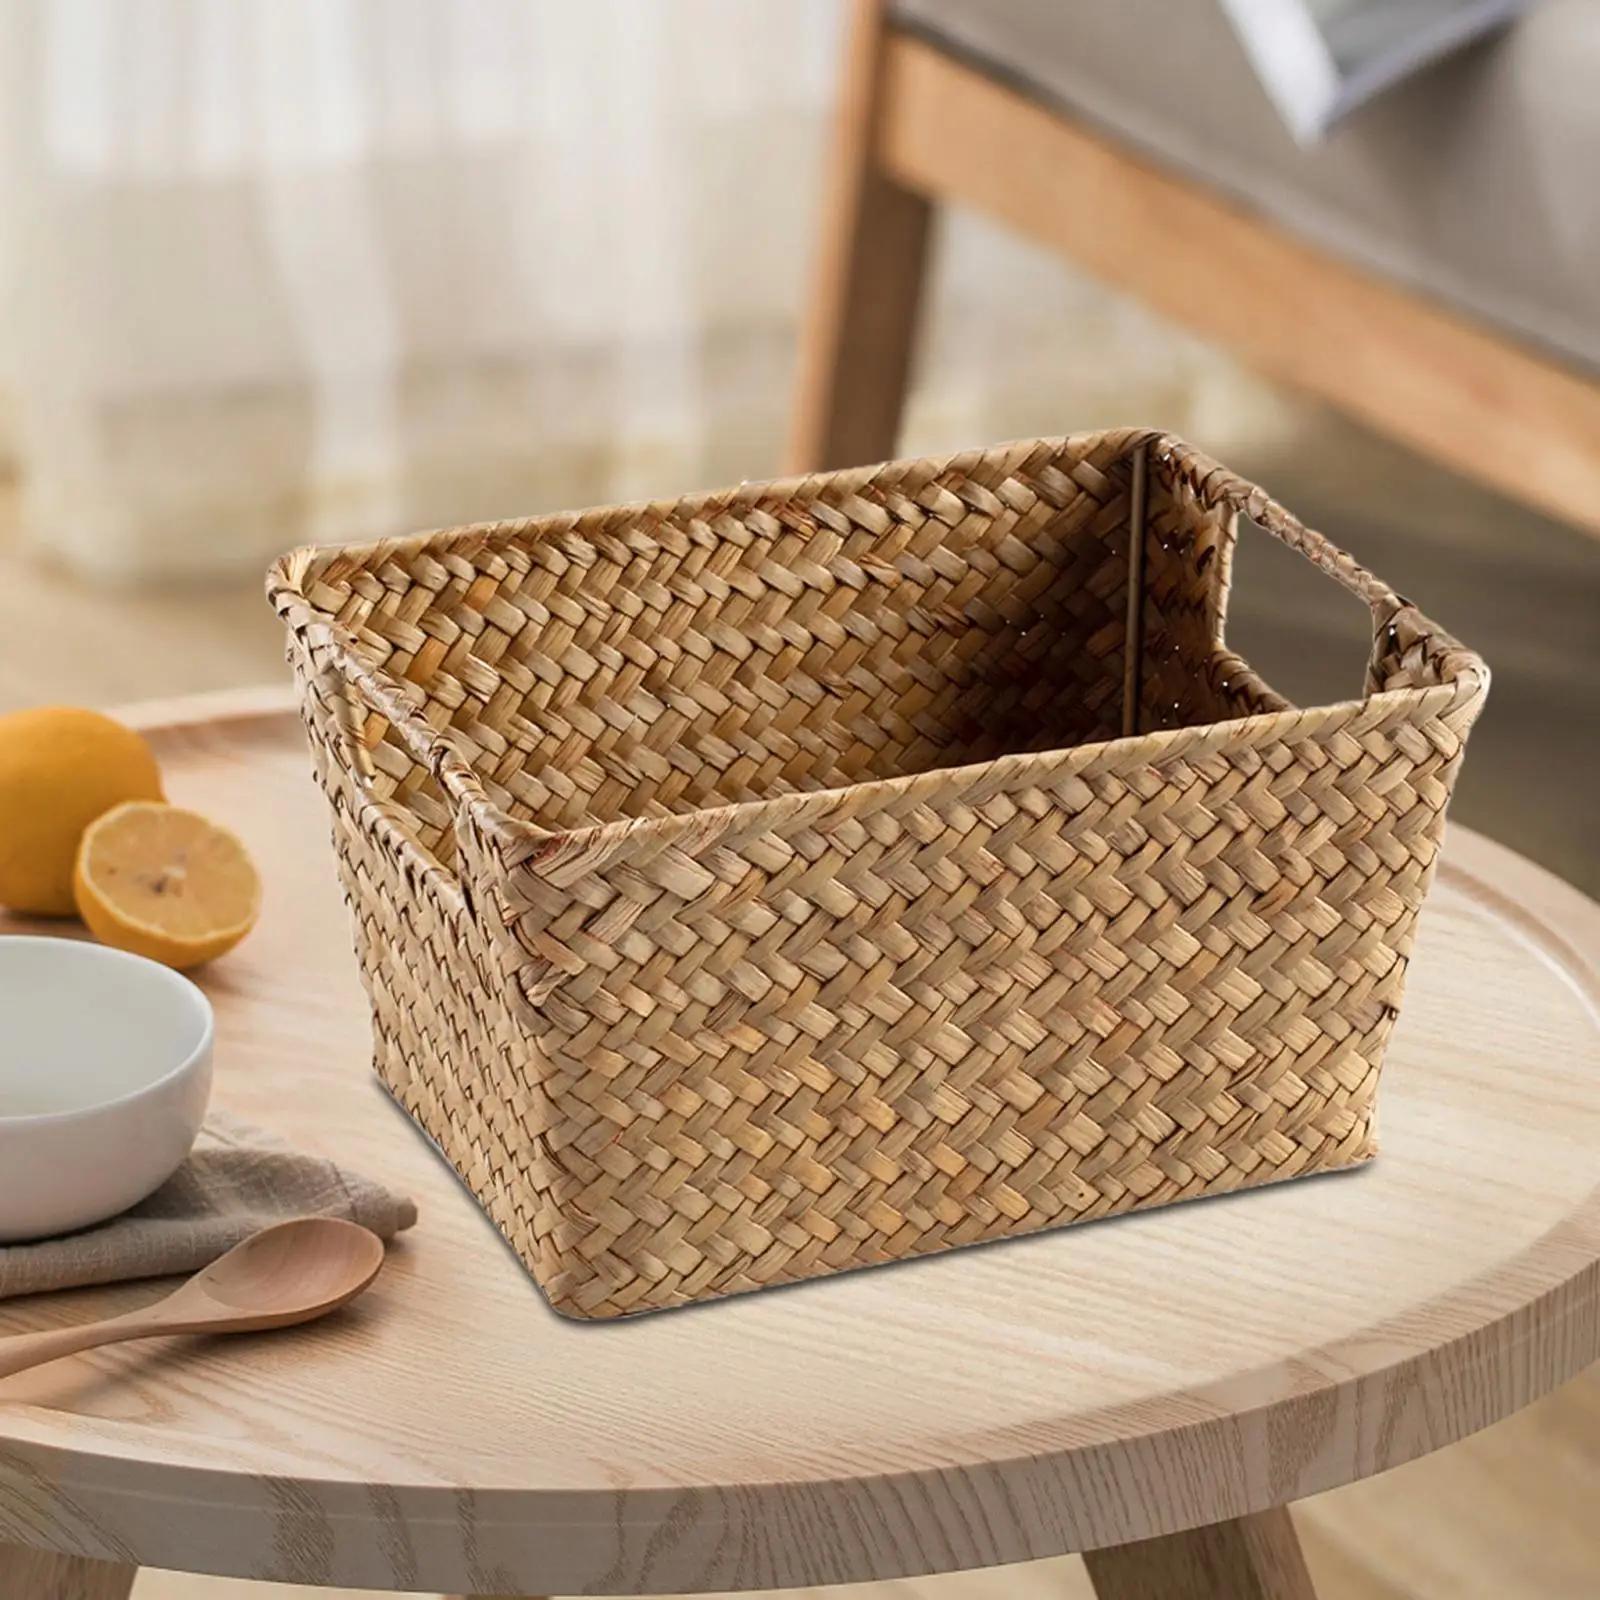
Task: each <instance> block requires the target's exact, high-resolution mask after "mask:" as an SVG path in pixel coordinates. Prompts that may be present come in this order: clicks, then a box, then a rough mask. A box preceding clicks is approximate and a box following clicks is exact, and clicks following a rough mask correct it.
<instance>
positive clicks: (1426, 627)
mask: <svg viewBox="0 0 1600 1600" xmlns="http://www.w3.org/2000/svg"><path fill="white" fill-rule="evenodd" d="M1107 443H1109V444H1112V445H1113V446H1119V447H1121V450H1122V452H1123V453H1124V454H1126V453H1128V452H1131V451H1132V450H1134V449H1136V448H1141V447H1142V448H1146V449H1149V450H1153V451H1154V452H1155V455H1156V457H1157V459H1158V460H1159V461H1161V462H1162V463H1163V464H1165V465H1171V466H1172V467H1173V470H1174V471H1175V472H1176V473H1177V475H1179V476H1180V477H1181V478H1182V479H1183V480H1184V481H1185V482H1186V483H1187V484H1188V485H1189V486H1190V487H1191V488H1192V489H1193V490H1194V491H1195V493H1196V494H1197V496H1198V497H1199V498H1200V499H1201V501H1202V502H1203V503H1207V504H1209V505H1211V506H1216V505H1225V506H1227V507H1229V508H1230V509H1232V510H1234V511H1237V512H1239V513H1242V514H1244V515H1247V516H1249V517H1251V518H1252V519H1253V520H1254V521H1256V522H1257V523H1259V524H1261V525H1262V526H1263V527H1264V528H1266V529H1267V531H1269V532H1271V533H1273V534H1275V535H1276V536H1277V537H1278V538H1279V539H1281V540H1283V541H1284V542H1286V543H1289V544H1291V545H1292V546H1293V547H1294V548H1296V549H1297V551H1298V552H1299V553H1300V554H1302V555H1304V556H1306V558H1307V559H1309V560H1311V561H1312V562H1313V564H1315V565H1317V566H1319V567H1321V568H1322V569H1323V570H1324V571H1325V572H1327V573H1328V574H1329V575H1330V576H1333V577H1335V578H1336V579H1337V580H1338V581H1339V582H1341V583H1342V584H1344V586H1345V587H1347V588H1350V589H1352V590H1353V591H1354V592H1355V593H1357V594H1358V595H1359V596H1360V597H1361V598H1363V599H1365V600H1366V601H1367V603H1368V606H1369V608H1370V609H1371V611H1372V614H1373V618H1374V623H1375V626H1377V625H1379V624H1382V625H1386V626H1388V627H1390V628H1393V627H1394V626H1395V625H1396V621H1397V619H1398V618H1400V616H1401V614H1402V613H1405V614H1407V615H1408V617H1409V619H1410V622H1411V626H1412V627H1413V628H1414V630H1415V631H1416V633H1417V634H1418V636H1419V637H1424V638H1431V639H1433V640H1436V641H1437V642H1438V644H1439V647H1440V650H1441V653H1442V655H1443V658H1444V660H1445V662H1446V664H1447V670H1446V671H1445V672H1444V673H1443V674H1442V680H1441V681H1440V682H1439V683H1437V684H1433V685H1426V686H1424V685H1410V686H1404V687H1401V688H1395V689H1384V690H1377V691H1374V692H1371V693H1368V694H1367V695H1365V696H1363V697H1361V698H1355V697H1351V698H1346V699H1342V700H1337V701H1334V702H1331V703H1329V704H1325V705H1316V706H1286V707H1284V708H1282V709H1279V710H1274V711H1267V712H1259V713H1256V714H1254V715H1251V716H1246V717H1238V718H1233V719H1229V720H1226V721H1219V722H1209V723H1199V724H1194V725H1191V726H1188V727H1181V728H1162V729H1156V730H1153V731H1151V732H1147V733H1132V734H1122V735H1118V736H1116V737H1113V738H1109V739H1101V740H1096V741H1093V742H1090V743H1085V744H1078V745H1068V746H1063V747H1060V748H1057V749H1051V750H1042V751H1017V752H1012V753H1009V754H1006V755H1002V756H998V757H995V758H992V759H990V760H988V761H980V762H971V763H966V764H964V765H961V766H951V767H934V768H931V769H929V770H927V771H924V772H914V773H904V774H900V775H897V776H893V777H885V778H873V779H867V780H864V781H861V782H857V783H850V784H839V785H832V786H829V787H827V788H822V789H808V790H802V791H799V792H797V793H793V794H780V795H772V796H768V797H766V798H763V799H757V800H742V801H730V802H725V803H723V804H720V805H715V806H702V807H695V808H691V809H688V810H685V811H681V812H674V813H672V814H670V815H666V816H659V817H616V818H611V819H607V820H602V821H596V822H590V823H585V824H582V825H581V826H578V827H572V828H556V829H550V828H543V827H541V826H540V825H539V824H538V823H535V822H531V821H528V820H525V819H521V818H517V817H513V816H512V815H511V814H510V813H509V812H507V811H506V810H505V808H504V807H503V806H501V805H499V804H498V803H497V802H496V801H494V800H493V799H491V798H490V796H489V795H488V793H487V792H486V791H485V790H484V788H483V785H482V783H481V781H480V780H479V778H478V776H477V774H476V772H475V771H474V770H473V768H472V766H471V763H470V762H469V761H468V760H467V759H466V757H464V756H463V755H462V754H461V753H460V751H459V750H457V749H456V748H455V744H454V740H453V738H452V735H451V733H450V731H449V730H448V729H439V728H435V727H434V726H433V725H432V724H431V723H429V722H428V721H427V720H426V719H425V718H424V717H423V716H422V715H421V714H420V713H419V712H418V710H417V709H416V707H415V706H413V705H412V703H411V702H410V701H409V700H408V699H407V698H406V691H405V690H404V689H403V688H402V686H401V683H400V681H399V680H397V679H396V678H394V677H393V676H392V675H391V674H390V673H389V672H387V671H386V670H385V669H384V668H383V667H381V666H378V665H376V664H374V663H372V662H370V661H367V660H364V659H363V656H362V646H361V644H360V642H359V640H358V639H357V638H356V637H355V635H354V634H353V633H351V631H350V630H349V629H347V628H345V627H344V626H342V625H341V624H340V623H339V622H338V621H337V620H336V619H335V618H334V617H333V616H332V615H331V614H330V613H328V612H326V611H324V610H322V609H320V608H318V607H317V606H316V605H315V604H314V603H313V602H312V600H311V598H310V594H309V592H308V591H309V587H310V584H311V582H312V581H313V580H315V579H320V578H325V577H327V576H328V575H330V574H333V575H335V576H338V575H342V573H341V571H340V569H341V568H345V567H348V568H349V569H352V570H354V569H358V568H361V567H370V566H373V565H375V564H377V563H379V562H381V561H382V560H384V559H386V558H388V557H390V556H395V555H402V554H405V555H414V554H417V553H426V552H430V551H434V550H439V551H441V552H442V551H445V550H451V551H454V550H455V549H457V548H459V546H460V545H461V543H462V542H463V541H466V540H478V541H481V542H483V543H487V544H490V545H491V546H492V545H495V544H509V543H511V542H513V541H516V540H518V539H522V538H525V537H526V536H527V535H529V534H530V533H531V534H537V533H540V532H562V533H564V532H572V531H579V530H581V528H582V526H583V524H584V522H585V521H586V520H588V519H590V518H592V517H594V516H597V515H600V514H604V515H606V516H607V517H609V518H613V519H617V518H626V517H628V516H630V515H639V516H645V515H652V514H654V515H661V514H663V513H666V514H671V515H674V516H678V517H682V516H685V515H700V516H704V515H706V514H707V513H710V512H712V510H713V508H715V514H717V515H725V514H726V513H728V512H729V511H733V510H736V509H737V508H738V507H739V506H740V505H741V504H743V505H752V504H755V503H757V502H759V501H760V500H761V499H763V498H766V497H770V496H771V495H772V494H773V493H774V492H775V491H785V490H788V491H791V492H793V493H795V494H796V495H809V497H810V498H811V499H813V500H815V499H819V498H821V497H822V494H823V492H824V491H832V492H833V494H835V495H838V494H840V493H843V494H850V493H853V492H854V491H855V490H857V489H859V488H860V487H862V486H863V485H865V484H867V483H870V482H871V481H872V480H873V478H874V477H875V475H876V474H877V473H879V472H880V471H881V470H883V469H884V468H885V467H886V466H897V467H901V468H904V467H906V466H909V465H917V466H922V467H925V468H927V469H928V470H929V472H930V475H937V474H939V473H943V472H948V471H950V470H952V469H960V468H961V467H963V466H964V465H966V464H968V463H977V462H981V461H983V460H984V459H985V458H992V457H994V456H996V455H999V454H1002V453H1004V452H1006V451H1011V450H1015V449H1018V448H1021V447H1026V446H1034V447H1038V446H1044V447H1047V448H1051V449H1055V450H1065V449H1067V448H1070V447H1073V446H1092V445H1095V444H1100V445H1104V444H1107ZM266 587H267V596H268V599H269V600H270V601H271V603H272V604H273V605H274V607H275V608H276V609H277V611H278V613H279V615H280V617H281V618H282V619H283V621H284V623H285V626H286V627H287V628H288V630H289V633H290V637H291V641H292V643H293V645H294V646H295V647H296V665H297V671H302V670H303V671H305V672H307V673H309V672H312V671H316V670H317V668H316V667H315V666H314V662H315V660H316V658H317V657H319V656H320V657H322V658H323V663H324V664H323V666H322V668H321V670H322V672H324V673H329V674H331V675H332V676H333V677H334V678H336V679H337V680H339V681H340V682H341V683H342V684H343V685H344V686H345V687H347V688H350V689H352V690H355V691H357V692H359V693H360V695H361V697H362V699H363V700H364V701H365V702H366V703H367V705H368V707H369V709H370V710H372V711H375V712H377V713H378V714H379V715H381V716H383V717H385V718H386V719H387V720H388V721H389V722H390V724H391V725H392V726H393V727H394V729H395V731H396V733H397V734H399V736H400V737H401V739H402V740H403V742H404V743H405V744H406V746H407V747H408V749H409V751H410V753H411V755H412V756H413V757H414V758H415V759H416V760H417V761H419V762H420V763H422V764H423V765H424V766H426V767H428V768H429V769H430V770H432V771H433V772H434V774H435V776H436V777H437V778H438V780H439V782H440V784H441V786H442V787H443V788H444V789H445V791H446V792H447V794H448V795H449V796H450V798H451V799H452V801H454V802H455V804H456V806H457V807H458V814H459V815H460V816H462V817H464V818H466V819H467V820H469V821H470V822H471V823H472V824H473V825H474V827H475V828H476V829H477V830H478V831H479V832H480V834H481V835H483V836H484V837H485V838H486V839H488V840H492V841H493V842H494V844H495V845H496V846H497V848H498V849H499V850H500V851H502V852H509V853H510V855H511V859H512V860H513V861H520V860H529V859H538V860H540V861H542V862H545V863H547V864H548V865H551V866H554V865H555V864H556V863H555V860H554V859H552V858H555V857H558V856H559V857H567V856H569V855H576V854H578V853H582V854H583V855H584V856H585V857H586V858H588V859H589V860H590V861H591V863H592V858H593V853H594V852H596V851H601V850H606V849H608V848H610V847H612V846H615V845H617V844H620V843H622V842H624V841H636V840H651V841H657V840H661V839H663V838H664V839H666V840H667V841H668V842H670V841H672V840H674V839H678V838H683V837H686V836H696V835H704V834H711V835H717V834H721V833H723V832H725V831H727V830H728V829H729V828H732V827H735V826H739V827H748V828H753V829H758V830H759V829H762V828H764V827H765V828H770V827H774V826H777V825H780V824H783V823H786V822H792V821H796V820H802V819H804V820H815V819H816V818H817V817H820V816H825V815H826V814H827V813H828V812H830V811H833V810H836V809H839V808H840V807H842V806H844V805H845V804H846V803H847V802H848V804H849V807H850V812H851V814H852V815H854V814H855V813H857V812H859V810H860V809H861V808H862V806H863V805H873V804H875V803H878V802H888V801H892V800H895V799H901V800H918V799H921V798H923V797H925V796H927V795H932V794H936V793H942V792H947V791H955V790H958V791H960V793H961V796H962V798H963V800H964V801H965V802H966V803H968V804H974V805H976V804H982V803H984V801H985V800H987V799H991V798H994V797H997V796H1001V795H1004V794H1006V793H1008V792H1011V791H1014V790H1017V789H1020V788H1026V787H1029V786H1030V785H1033V784H1037V782H1038V781H1040V780H1041V779H1044V778H1046V777H1050V778H1060V777H1072V776H1078V775H1081V774H1084V773H1088V772H1093V773H1100V774H1107V775H1116V774H1119V773H1122V772H1125V771H1129V770H1132V769H1135V768H1140V767H1151V768H1157V769H1160V768H1162V767H1166V766H1170V765H1172V764H1173V763H1176V762H1180V761H1184V760H1187V759H1191V758H1198V757H1202V756H1205V755H1210V754H1214V753H1217V752H1218V751H1220V750H1223V749H1232V750H1242V749H1254V750H1256V751H1257V752H1260V751H1262V750H1265V749H1267V748H1269V747H1273V746H1283V745H1288V744H1298V743H1301V742H1303V741H1307V740H1314V739H1315V738H1316V737H1317V735H1318V734H1319V733H1320V732H1321V731H1323V729H1324V728H1325V727H1330V726H1338V725H1341V724H1345V723H1348V722H1351V721H1353V720H1357V719H1360V718H1361V717H1362V715H1363V713H1365V714H1367V715H1369V716H1370V717H1371V718H1372V719H1373V720H1374V721H1382V720H1385V719H1387V718H1388V717H1390V716H1391V715H1393V713H1394V712H1395V711H1396V710H1397V709H1399V708H1402V707H1403V708H1405V709H1406V710H1408V711H1412V712H1415V713H1417V714H1419V715H1437V714H1444V713H1445V712H1447V711H1448V710H1449V709H1450V708H1451V707H1453V706H1454V705H1456V704H1457V703H1461V704H1465V703H1467V702H1471V701H1473V700H1481V699H1482V698H1483V697H1484V696H1485V695H1486V694H1487V691H1488V687H1489V678H1490V674H1489V668H1488V665H1487V663H1486V662H1485V661H1484V660H1483V658H1482V657H1481V656H1479V655H1477V653H1476V652H1474V651H1472V650H1470V649H1468V648H1467V647H1465V646H1463V645H1461V644H1460V643H1459V642H1458V641H1457V640H1455V639H1454V638H1453V637H1452V636H1451V635H1449V634H1448V633H1446V632H1445V630H1444V629H1443V628H1441V627H1439V626H1438V625H1437V624H1435V623H1433V622H1431V621H1430V620H1429V619H1428V618H1427V617H1425V616H1424V615H1423V614H1422V613H1421V612H1420V611H1419V610H1418V609H1417V607H1415V606H1414V605H1412V604H1411V603H1410V602H1409V601H1407V600H1405V599H1404V598H1403V597H1401V596H1399V595H1398V594H1396V593H1395V592H1394V591H1393V590H1392V589H1390V588H1388V586H1387V585H1385V584H1383V583H1382V582H1381V581H1380V580H1379V579H1377V578H1376V577H1375V576H1374V575H1373V574H1371V573H1370V572H1368V571H1367V570H1366V568H1364V567H1362V566H1361V565H1360V564H1359V563H1357V562H1356V561H1354V559H1353V558H1352V557H1350V556H1348V555H1347V554H1346V553H1345V552H1344V551H1342V550H1340V549H1339V548H1338V547H1337V546H1335V545H1333V544H1332V543H1331V541H1329V540H1327V539H1326V538H1324V537H1323V536H1322V535H1321V534H1318V533H1315V532H1313V531H1312V530H1310V529H1308V528H1306V527H1305V525H1304V524H1302V523H1300V522H1299V520H1298V519H1297V518H1295V517H1293V516H1292V514H1290V513H1289V512H1288V511H1286V510H1285V509H1284V508H1283V507H1282V506H1280V505H1279V504H1278V503H1277V502H1276V501H1274V500H1272V499H1271V497H1270V496H1268V495H1267V494H1266V492H1265V490H1263V489H1261V488H1260V487H1259V486H1258V485H1256V484H1253V483H1250V482H1249V481H1248V480H1246V479H1243V478H1240V477H1238V476H1237V475H1236V474H1234V473H1232V472H1231V471H1229V470H1228V469H1227V468H1225V467H1223V466H1221V465H1220V464H1219V463H1217V462H1216V461H1214V460H1212V458H1210V457H1209V456H1206V455H1205V454H1203V453H1202V452H1200V451H1198V450H1196V449H1195V448H1194V447H1193V446H1191V445H1188V444H1186V443H1185V442H1184V441H1182V440H1180V439H1178V438H1177V437H1175V436H1174V435H1172V434H1170V433H1167V432H1165V431H1163V430H1160V429H1155V428H1137V427H1133V428H1116V429H1100V430H1090V431H1086V432H1081V433H1075V434H1064V435H1053V436H1043V437H1039V438H1029V439H1020V440H1011V441H1007V442H1005V443H1001V444H995V445H989V446H985V447H983V448H981V449H973V450H965V451H960V452H956V453H953V454H949V455H936V456H920V457H905V458H900V459H898V460H896V461H894V462H876V463H871V464H868V465H864V466H860V467H853V468H845V469H842V470H839V471H829V472H819V473H812V474H805V475H798V476H788V477H781V478H774V479H766V480H746V481H744V482H741V483H739V484H736V485H732V486H730V487H727V488H723V489H717V490H709V491H701V492H698V493H694V494H689V495H684V496H680V497H678V498H675V499H656V500H636V501H629V502H624V503H620V504H616V505H610V506H595V507H591V508H588V509H587V510H584V511H580V512H555V513H548V514H543V515H539V516H534V517H526V518H517V519H509V520H503V521H497V522H479V523H470V524H465V525H462V526H459V527H446V528H439V529H434V530H432V531H429V532H425V533H416V534H410V535H405V536H402V537H399V538H389V539H381V540H373V541H368V542H365V543H359V544H349V545H339V546H317V545H302V546H300V547H298V548H296V549H294V550H291V551H289V552H287V553H285V554H284V555H282V556H280V557H279V558H278V559H277V560H276V561H274V562H273V563H272V566H271V567H270V568H269V569H268V573H267V585H266ZM1219 642H1220V641H1219ZM308 658H309V659H308ZM1241 659H1242V658H1241ZM302 662H303V666H302Z"/></svg>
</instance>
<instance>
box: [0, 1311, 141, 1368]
mask: <svg viewBox="0 0 1600 1600" xmlns="http://www.w3.org/2000/svg"><path fill="white" fill-rule="evenodd" d="M160 1331H161V1329H160V1325H159V1324H153V1323H152V1322H151V1321H150V1320H149V1319H148V1318H147V1317H146V1316H145V1315H144V1314H143V1313H142V1312H135V1313H133V1314H132V1315H129V1316H121V1317H105V1318H102V1319H101V1320H100V1321H99V1322H84V1323H80V1324H79V1325H78V1326H77V1327H75V1328H45V1329H43V1330H42V1331H40V1332H39V1333H15V1334H12V1335H11V1337H10V1338H8V1339H0V1378H9V1377H10V1376H11V1375H12V1373H14V1372H25V1371H26V1370H27V1369H28V1368H29V1367H38V1366H43V1364H44V1363H45V1362H46V1361H55V1360H58V1359H59V1358H60V1357H62V1356H72V1355H76V1354H77V1353H78V1352H79V1351H80V1350H93V1349H95V1348H96V1347H97V1346H99V1345H103V1344H116V1343H117V1342H118V1341H119V1340H121V1339H143V1338H145V1337H146V1336H147V1335H149V1334H152V1333H159V1332H160Z"/></svg>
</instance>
